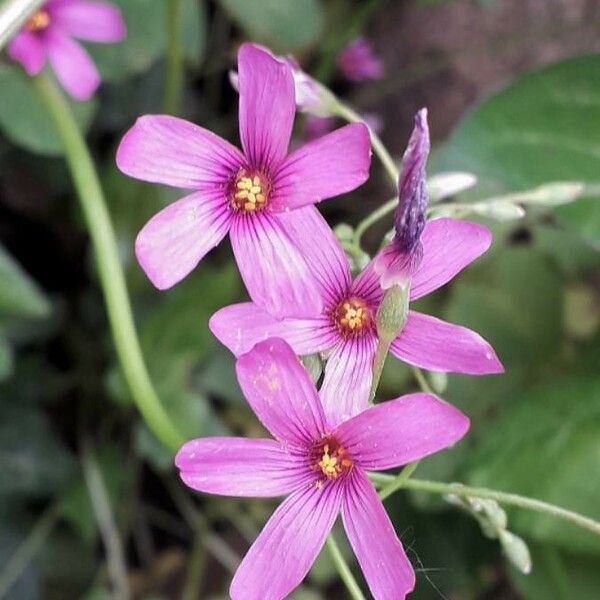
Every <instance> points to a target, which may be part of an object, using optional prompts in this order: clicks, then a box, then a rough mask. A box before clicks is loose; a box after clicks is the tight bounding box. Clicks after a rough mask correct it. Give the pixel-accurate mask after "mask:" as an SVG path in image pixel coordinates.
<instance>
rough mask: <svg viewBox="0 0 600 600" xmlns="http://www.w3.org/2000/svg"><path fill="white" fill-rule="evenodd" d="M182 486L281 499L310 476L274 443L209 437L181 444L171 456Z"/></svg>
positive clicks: (228, 494)
mask: <svg viewBox="0 0 600 600" xmlns="http://www.w3.org/2000/svg"><path fill="white" fill-rule="evenodd" d="M175 464H176V465H177V468H178V469H179V471H180V476H181V479H182V480H183V481H184V483H185V484H186V485H187V486H189V487H191V488H192V489H194V490H197V491H199V492H207V493H209V494H220V495H222V496H247V497H266V496H282V495H284V494H288V493H290V492H291V491H293V490H295V489H298V488H299V487H300V486H302V485H304V484H305V483H306V482H307V481H308V480H309V479H310V478H311V477H313V478H314V474H311V473H310V469H309V468H308V467H307V466H306V464H305V462H303V461H302V460H301V459H300V458H299V457H297V456H293V455H291V454H290V453H289V452H286V451H285V450H284V448H283V447H282V446H281V444H280V443H279V442H276V441H275V440H256V439H246V438H234V437H212V438H201V439H197V440H192V441H190V442H187V443H186V444H184V445H183V446H182V448H181V450H179V452H178V453H177V456H176V457H175Z"/></svg>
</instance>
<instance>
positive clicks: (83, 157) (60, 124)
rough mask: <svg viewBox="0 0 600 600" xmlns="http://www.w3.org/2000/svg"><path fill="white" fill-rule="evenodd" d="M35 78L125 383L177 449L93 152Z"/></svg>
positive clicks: (44, 82)
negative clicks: (86, 238) (145, 351)
mask: <svg viewBox="0 0 600 600" xmlns="http://www.w3.org/2000/svg"><path fill="white" fill-rule="evenodd" d="M34 81H35V85H36V87H37V90H38V92H39V93H40V95H41V97H42V98H43V100H44V101H45V103H46V105H47V107H48V110H49V112H50V114H51V116H52V118H53V119H54V123H55V126H56V129H57V131H58V133H59V135H60V137H61V139H62V142H63V146H64V149H65V153H66V158H67V163H68V165H69V168H70V170H71V176H72V177H73V182H74V184H75V189H76V190H77V195H78V198H79V202H80V205H81V210H82V213H83V217H84V220H85V223H86V226H87V229H88V231H89V234H90V238H91V241H92V245H93V247H94V251H95V254H96V263H97V266H98V274H99V277H100V285H101V287H102V292H103V294H104V300H105V302H106V310H107V313H108V320H109V323H110V327H111V330H112V336H113V340H114V343H115V348H116V351H117V357H118V359H119V362H120V365H121V368H122V370H123V374H124V377H125V381H126V382H127V384H128V386H129V390H130V392H131V396H132V398H133V400H134V402H135V403H136V405H137V407H138V408H139V410H140V412H141V413H142V416H143V418H144V420H145V421H146V423H147V424H148V426H149V427H150V429H151V430H152V432H153V433H154V434H155V435H156V437H157V438H158V439H160V440H161V441H162V442H163V444H165V446H167V447H168V448H169V449H170V450H173V451H175V450H177V449H178V448H179V447H180V445H181V444H182V442H183V437H182V436H181V435H180V433H179V432H178V431H177V429H176V428H175V427H174V425H173V423H172V422H171V420H170V418H169V415H168V414H167V412H166V411H165V409H164V408H163V406H162V404H161V403H160V400H159V398H158V395H157V394H156V392H155V390H154V387H153V386H152V382H151V381H150V376H149V375H148V370H147V369H146V365H145V363H144V359H143V357H142V351H141V348H140V344H139V340H138V337H137V333H136V329H135V324H134V321H133V315H132V312H131V305H130V302H129V296H128V294H127V286H126V285H125V276H124V274H123V269H122V267H121V263H120V262H119V254H118V251H117V240H116V236H115V232H114V229H113V226H112V223H111V220H110V216H109V214H108V210H107V208H106V203H105V201H104V196H103V193H102V189H101V187H100V183H99V181H98V175H97V174H96V170H95V168H94V164H93V162H92V158H91V156H90V153H89V150H88V148H87V145H86V143H85V140H84V139H83V137H82V135H81V132H80V131H79V128H78V126H77V123H76V122H75V119H74V118H73V113H72V112H71V108H70V107H69V105H68V104H67V102H66V101H65V99H64V96H63V95H62V93H61V92H60V90H59V89H58V88H57V86H56V85H55V84H54V82H53V81H51V80H50V79H49V78H48V77H46V76H44V75H40V76H38V77H36V78H35V79H34Z"/></svg>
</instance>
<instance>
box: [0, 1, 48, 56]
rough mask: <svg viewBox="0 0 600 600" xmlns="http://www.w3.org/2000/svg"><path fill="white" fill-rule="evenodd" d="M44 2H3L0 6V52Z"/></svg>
mask: <svg viewBox="0 0 600 600" xmlns="http://www.w3.org/2000/svg"><path fill="white" fill-rule="evenodd" d="M45 1H46V0H4V2H3V3H2V6H0V50H2V48H4V46H6V44H7V43H8V42H9V41H10V39H11V38H12V37H13V36H14V35H16V33H17V32H18V31H19V29H21V27H23V25H24V24H25V23H26V22H27V19H29V17H30V16H31V15H33V13H34V12H35V11H36V10H37V9H38V8H40V6H41V5H42V4H43V3H44V2H45Z"/></svg>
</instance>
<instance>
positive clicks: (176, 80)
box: [163, 0, 184, 115]
mask: <svg viewBox="0 0 600 600" xmlns="http://www.w3.org/2000/svg"><path fill="white" fill-rule="evenodd" d="M165 1H166V3H167V7H166V8H167V18H166V26H167V41H168V45H167V78H166V81H165V95H164V103H163V104H164V109H165V112H166V113H167V114H170V115H176V114H177V113H178V112H179V102H180V100H181V90H182V87H183V74H184V73H183V71H184V69H183V44H182V43H181V27H182V3H181V0H165Z"/></svg>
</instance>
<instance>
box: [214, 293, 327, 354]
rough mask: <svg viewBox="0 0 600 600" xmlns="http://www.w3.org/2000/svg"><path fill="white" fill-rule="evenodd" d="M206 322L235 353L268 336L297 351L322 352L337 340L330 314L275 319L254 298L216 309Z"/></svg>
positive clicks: (245, 350)
mask: <svg viewBox="0 0 600 600" xmlns="http://www.w3.org/2000/svg"><path fill="white" fill-rule="evenodd" d="M208 326H209V328H210V330H211V331H212V332H213V334H214V335H215V336H216V338H217V339H218V340H219V341H220V342H221V343H222V344H223V345H225V346H227V348H229V349H230V350H231V351H232V352H233V353H234V354H235V355H236V356H239V355H240V354H243V353H245V352H248V351H249V350H251V349H252V348H253V347H254V345H255V344H257V343H258V342H262V341H264V340H266V339H267V338H271V337H278V338H282V339H283V340H285V341H286V342H287V343H288V344H289V345H290V346H291V347H292V349H293V350H294V352H295V353H296V354H313V353H315V352H322V351H324V350H327V349H328V348H331V347H333V346H334V345H335V344H336V342H337V341H338V332H337V330H336V328H335V326H334V325H333V323H332V322H331V319H330V318H329V317H324V316H321V317H315V318H314V319H275V318H274V317H271V316H270V315H269V314H268V313H267V312H266V311H265V310H263V309H262V308H260V307H259V306H257V305H256V304H254V303H253V302H244V303H242V304H232V305H231V306H226V307H225V308H222V309H221V310H218V311H217V312H216V313H215V314H214V315H213V316H212V317H211V318H210V321H209V322H208Z"/></svg>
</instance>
